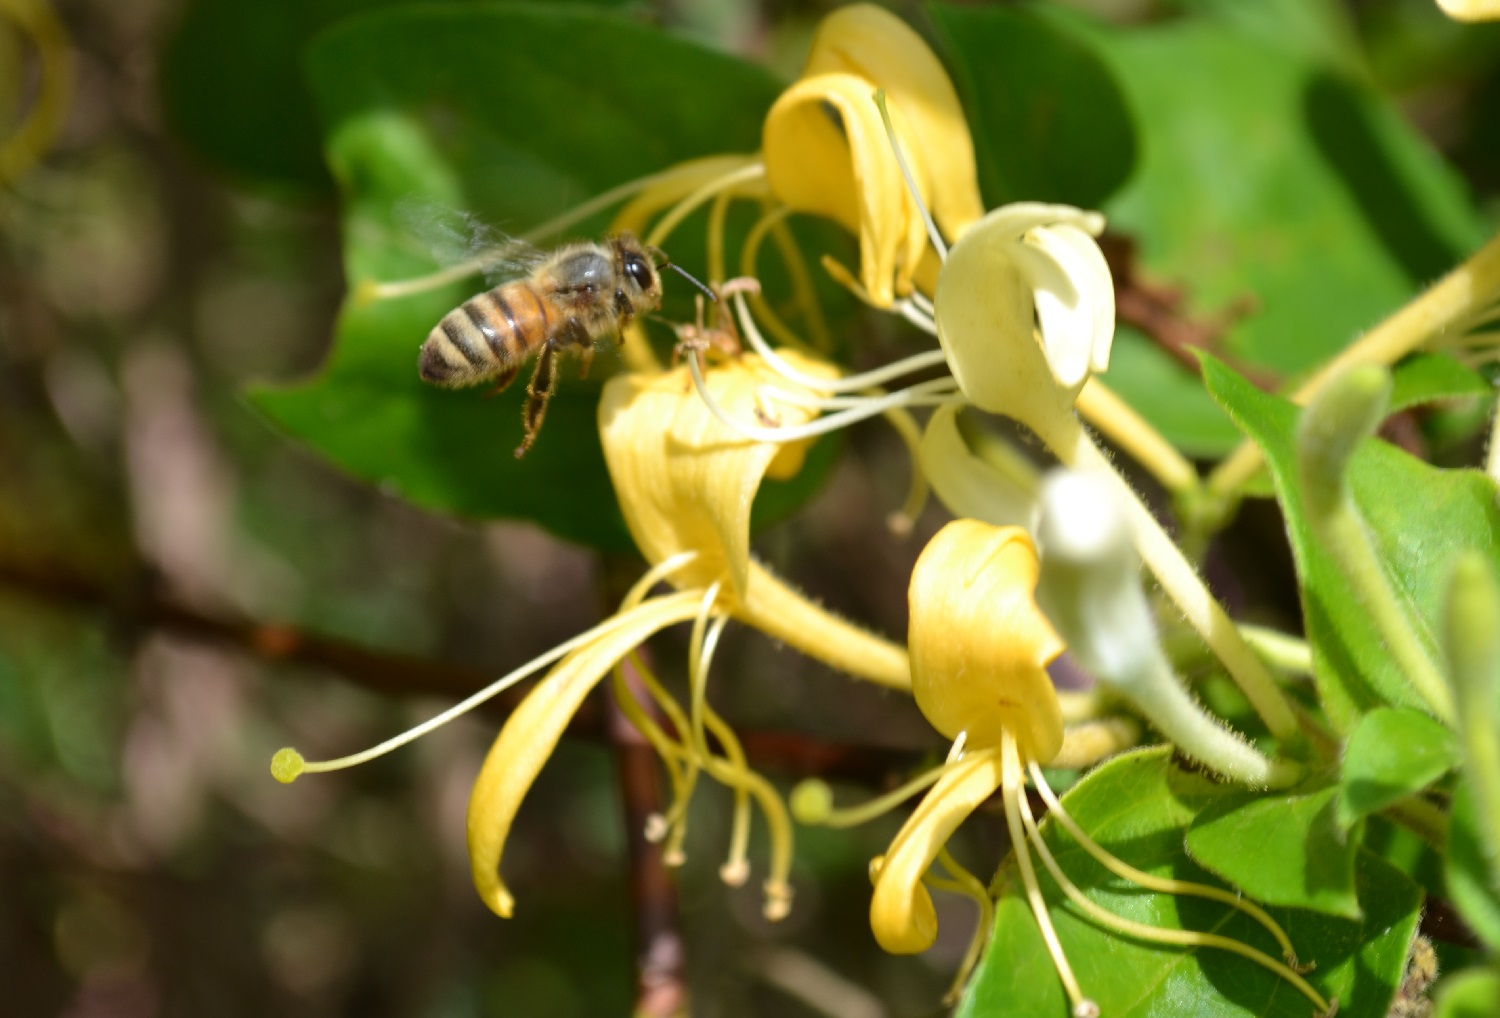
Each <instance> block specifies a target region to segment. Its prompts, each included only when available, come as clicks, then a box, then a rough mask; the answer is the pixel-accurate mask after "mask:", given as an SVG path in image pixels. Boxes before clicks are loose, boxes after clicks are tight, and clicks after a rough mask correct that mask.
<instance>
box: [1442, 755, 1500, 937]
mask: <svg viewBox="0 0 1500 1018" xmlns="http://www.w3.org/2000/svg"><path fill="white" fill-rule="evenodd" d="M1451 815H1452V821H1451V823H1450V826H1449V828H1448V868H1447V877H1448V894H1449V896H1450V897H1451V898H1452V899H1453V904H1455V905H1457V906H1458V910H1459V911H1460V912H1462V913H1463V917H1464V920H1465V921H1466V922H1467V923H1468V924H1469V928H1470V929H1472V930H1473V931H1474V932H1475V934H1477V935H1478V936H1479V939H1480V940H1482V941H1484V942H1485V943H1486V944H1488V945H1489V947H1490V949H1491V950H1497V951H1500V871H1497V870H1500V868H1497V867H1496V865H1495V859H1496V851H1497V846H1495V845H1486V844H1485V843H1484V838H1483V836H1482V835H1481V833H1480V826H1479V823H1478V820H1477V817H1476V816H1475V808H1474V789H1473V787H1472V786H1471V785H1470V784H1469V782H1468V781H1466V780H1464V779H1463V778H1460V779H1459V782H1458V791H1457V794H1455V795H1454V797H1453V810H1452V814H1451Z"/></svg>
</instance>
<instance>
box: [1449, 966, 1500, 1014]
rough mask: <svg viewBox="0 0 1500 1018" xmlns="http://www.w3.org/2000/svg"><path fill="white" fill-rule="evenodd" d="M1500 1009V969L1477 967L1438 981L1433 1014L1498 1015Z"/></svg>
mask: <svg viewBox="0 0 1500 1018" xmlns="http://www.w3.org/2000/svg"><path fill="white" fill-rule="evenodd" d="M1497 1013H1500V973H1497V972H1496V971H1495V970H1494V969H1493V968H1482V969H1481V968H1474V969H1467V970H1465V971H1463V972H1458V973H1455V974H1454V975H1451V976H1449V977H1448V978H1446V979H1444V980H1443V981H1442V982H1441V983H1439V984H1438V990H1437V1003H1436V1006H1435V1008H1434V1009H1433V1012H1432V1016H1433V1018H1494V1016H1495V1014H1497Z"/></svg>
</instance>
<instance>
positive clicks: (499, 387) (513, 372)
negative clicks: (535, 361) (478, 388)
mask: <svg viewBox="0 0 1500 1018" xmlns="http://www.w3.org/2000/svg"><path fill="white" fill-rule="evenodd" d="M520 373H521V365H519V364H512V365H511V366H510V367H508V368H506V369H505V370H504V371H503V372H501V373H500V374H499V375H497V376H496V377H495V384H494V385H492V386H490V387H489V388H488V389H486V390H485V391H484V398H485V399H494V398H495V397H496V396H498V395H500V394H501V393H502V392H504V391H505V390H506V389H508V388H510V383H511V382H514V381H515V380H516V376H517V375H519V374H520Z"/></svg>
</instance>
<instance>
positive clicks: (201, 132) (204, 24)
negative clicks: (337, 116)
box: [161, 0, 608, 193]
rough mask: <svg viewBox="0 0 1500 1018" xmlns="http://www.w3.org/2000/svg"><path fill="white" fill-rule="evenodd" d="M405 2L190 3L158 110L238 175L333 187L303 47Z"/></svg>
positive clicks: (166, 66) (496, 43)
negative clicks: (363, 15)
mask: <svg viewBox="0 0 1500 1018" xmlns="http://www.w3.org/2000/svg"><path fill="white" fill-rule="evenodd" d="M405 2H409V0H254V2H253V3H246V2H244V0H191V2H190V3H188V4H187V5H186V8H187V9H186V11H185V12H184V13H183V15H182V18H181V20H180V21H178V23H177V27H176V29H175V30H174V31H173V33H172V36H171V38H170V39H168V41H167V44H166V48H165V51H164V53H163V54H162V64H161V90H162V104H163V106H164V107H165V108H166V112H167V116H168V118H169V120H170V121H171V123H172V127H173V130H174V133H175V134H176V135H177V136H178V137H179V138H181V139H182V140H184V141H186V142H187V143H188V144H189V145H190V146H192V147H193V148H195V149H197V150H198V152H199V153H201V154H202V155H204V156H207V157H208V158H209V159H211V160H213V161H214V162H215V163H218V164H219V165H220V166H221V167H223V168H224V169H227V170H229V171H230V172H232V173H234V174H235V175H236V176H239V177H241V178H244V179H247V180H253V181H257V182H260V183H266V184H271V185H276V186H280V187H286V188H290V189H293V190H296V191H302V192H312V193H316V192H327V191H329V190H331V188H332V183H333V182H332V180H330V179H329V176H328V170H327V168H326V167H325V166H324V163H323V150H322V137H321V132H320V131H319V128H318V120H317V114H316V111H315V109H314V104H313V97H312V92H311V91H310V90H309V88H308V85H307V82H306V80H305V78H304V75H303V72H302V51H303V47H304V46H305V45H306V44H307V42H308V40H309V39H311V38H312V37H313V36H314V35H315V34H316V33H317V32H318V31H319V30H320V29H322V28H325V27H327V26H328V25H332V24H334V23H335V22H337V21H339V20H341V19H343V18H346V17H349V16H350V15H354V14H358V13H360V12H363V11H369V10H374V9H376V8H381V7H394V6H397V5H398V4H401V3H405ZM448 2H449V3H461V2H465V0H448ZM593 2H595V3H599V2H608V0H593ZM490 47H491V50H492V52H491V54H490V56H489V58H488V59H487V61H486V63H493V62H495V61H496V60H497V59H498V58H500V57H501V55H502V54H503V53H504V52H505V50H506V48H507V43H506V41H505V39H504V37H503V36H502V37H496V38H494V39H491V40H490Z"/></svg>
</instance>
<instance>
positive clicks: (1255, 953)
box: [1018, 786, 1338, 1018]
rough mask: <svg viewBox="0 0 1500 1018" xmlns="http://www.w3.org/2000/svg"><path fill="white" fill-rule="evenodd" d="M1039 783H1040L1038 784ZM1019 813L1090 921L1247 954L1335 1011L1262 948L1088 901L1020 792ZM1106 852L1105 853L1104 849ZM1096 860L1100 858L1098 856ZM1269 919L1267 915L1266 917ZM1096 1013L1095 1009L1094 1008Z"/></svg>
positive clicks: (1328, 1015)
mask: <svg viewBox="0 0 1500 1018" xmlns="http://www.w3.org/2000/svg"><path fill="white" fill-rule="evenodd" d="M1039 787H1040V786H1039ZM1018 805H1019V807H1020V813H1021V822H1022V824H1023V825H1024V826H1025V828H1026V836H1027V838H1028V839H1029V840H1030V842H1031V845H1032V847H1033V848H1035V849H1036V852H1037V855H1038V856H1040V857H1041V860H1042V865H1044V866H1045V867H1047V872H1048V873H1050V874H1051V875H1052V879H1053V880H1054V881H1056V882H1057V886H1058V887H1059V888H1061V890H1062V892H1063V894H1064V895H1066V896H1067V898H1068V900H1069V901H1071V902H1072V903H1073V904H1074V905H1075V906H1077V907H1078V908H1079V909H1080V910H1081V911H1082V912H1083V913H1084V914H1085V915H1087V916H1088V917H1089V918H1090V919H1092V920H1093V921H1094V922H1096V923H1098V924H1099V925H1101V926H1104V927H1106V928H1108V929H1114V930H1119V931H1120V932H1122V933H1124V934H1126V935H1127V936H1132V937H1136V938H1138V939H1141V940H1148V941H1153V942H1155V943H1160V944H1174V945H1177V946H1181V947H1216V948H1219V949H1220V950H1224V951H1231V952H1233V953H1234V954H1237V955H1239V956H1240V957H1242V958H1247V959H1249V960H1250V961H1253V962H1255V964H1257V965H1259V966H1261V967H1262V968H1265V969H1267V970H1269V971H1271V972H1274V973H1275V974H1276V975H1278V976H1280V977H1281V978H1282V979H1285V980H1286V981H1287V982H1289V983H1291V984H1292V985H1293V986H1294V987H1296V988H1297V991H1298V992H1299V993H1301V994H1302V995H1303V996H1305V997H1306V998H1307V999H1308V1000H1310V1001H1312V1003H1313V1004H1314V1005H1315V1006H1316V1007H1317V1008H1318V1012H1319V1013H1320V1014H1321V1015H1323V1016H1325V1018H1332V1016H1333V1015H1334V1014H1336V1013H1337V1011H1338V1000H1337V998H1335V999H1334V1000H1333V1001H1332V1002H1331V1003H1330V1002H1329V1001H1328V1000H1326V999H1325V998H1324V997H1323V995H1322V994H1320V993H1319V992H1318V991H1317V990H1315V989H1313V987H1312V985H1311V984H1310V983H1309V982H1308V981H1307V980H1306V979H1304V978H1302V975H1301V974H1300V973H1298V972H1296V971H1294V970H1293V969H1292V968H1290V967H1289V966H1287V965H1285V964H1283V963H1282V962H1279V961H1277V960H1276V959H1274V958H1272V957H1271V956H1269V955H1267V954H1266V953H1265V952H1263V951H1259V950H1256V949H1255V948H1253V947H1251V946H1250V945H1249V944H1245V943H1242V942H1240V941H1238V940H1232V939H1230V938H1229V937H1226V936H1223V935H1222V934H1218V933H1200V932H1198V931H1197V930H1174V929H1164V928H1162V927H1160V926H1150V925H1148V924H1146V923H1139V922H1136V921H1134V920H1132V919H1126V918H1125V917H1124V916H1119V915H1116V914H1115V913H1113V912H1111V911H1109V910H1108V909H1106V908H1104V907H1102V906H1101V905H1098V904H1097V903H1095V902H1093V901H1091V900H1090V899H1089V897H1088V896H1087V895H1086V894H1084V893H1083V892H1082V891H1080V890H1079V889H1078V887H1077V885H1075V884H1074V883H1073V881H1071V880H1069V879H1068V875H1067V874H1066V873H1064V872H1063V869H1062V867H1061V866H1059V865H1058V863H1057V859H1056V858H1054V857H1053V855H1052V850H1051V849H1049V848H1048V847H1047V842H1046V841H1045V840H1044V839H1043V838H1042V832H1041V829H1040V828H1039V827H1038V826H1037V822H1036V818H1035V817H1034V816H1033V815H1032V813H1031V805H1030V803H1028V802H1027V801H1026V799H1025V797H1024V796H1022V797H1021V801H1020V802H1019V803H1018ZM1106 854H1107V853H1106ZM1100 862H1103V860H1102V859H1100ZM1267 918H1268V919H1269V917H1267ZM1095 1013H1096V1014H1097V1013H1098V1012H1097V1011H1096V1012H1095Z"/></svg>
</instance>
